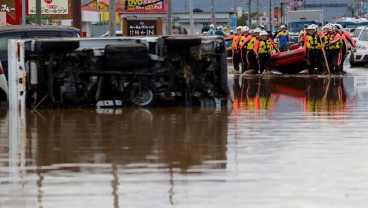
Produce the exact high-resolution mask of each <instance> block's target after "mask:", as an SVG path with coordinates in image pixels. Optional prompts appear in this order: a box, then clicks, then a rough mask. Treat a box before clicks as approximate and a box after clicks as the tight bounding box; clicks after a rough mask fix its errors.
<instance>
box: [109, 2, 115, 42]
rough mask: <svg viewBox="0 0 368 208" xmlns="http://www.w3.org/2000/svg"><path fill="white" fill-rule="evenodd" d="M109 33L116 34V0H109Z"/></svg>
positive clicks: (113, 35) (112, 35)
mask: <svg viewBox="0 0 368 208" xmlns="http://www.w3.org/2000/svg"><path fill="white" fill-rule="evenodd" d="M109 35H110V36H111V37H115V36H116V8H115V0H109Z"/></svg>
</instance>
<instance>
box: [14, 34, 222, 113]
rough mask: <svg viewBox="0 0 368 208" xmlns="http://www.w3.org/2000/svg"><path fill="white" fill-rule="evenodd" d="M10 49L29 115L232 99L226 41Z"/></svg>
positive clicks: (143, 40)
mask: <svg viewBox="0 0 368 208" xmlns="http://www.w3.org/2000/svg"><path fill="white" fill-rule="evenodd" d="M9 46H10V47H9V48H10V52H9V56H10V61H11V63H10V67H9V71H10V70H13V71H12V72H13V75H11V73H10V72H9V80H10V82H11V80H12V78H13V81H14V82H17V85H18V92H15V91H13V93H18V95H20V96H23V100H24V103H25V104H26V106H27V107H29V108H39V107H81V106H94V107H97V108H100V107H117V106H123V105H127V104H134V105H137V106H140V107H150V106H154V105H156V104H158V103H159V102H160V101H161V100H165V99H168V100H177V101H180V102H182V103H184V104H185V105H186V106H190V105H192V104H194V103H199V104H202V105H204V104H208V103H210V104H212V105H219V104H221V103H225V100H226V97H227V94H228V87H227V63H226V51H225V43H224V40H223V38H221V37H209V36H162V37H123V38H121V37H119V38H90V39H88V38H87V39H83V38H78V39H32V40H12V41H10V42H9ZM15 69H18V70H15ZM14 72H16V73H14ZM9 86H10V88H11V86H12V85H11V83H10V84H9ZM13 90H14V89H13ZM10 93H12V90H10Z"/></svg>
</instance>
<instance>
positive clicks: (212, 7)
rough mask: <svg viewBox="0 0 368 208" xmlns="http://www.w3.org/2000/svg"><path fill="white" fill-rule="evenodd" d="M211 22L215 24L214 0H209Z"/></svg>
mask: <svg viewBox="0 0 368 208" xmlns="http://www.w3.org/2000/svg"><path fill="white" fill-rule="evenodd" d="M211 22H212V24H214V25H215V24H216V21H215V0H211Z"/></svg>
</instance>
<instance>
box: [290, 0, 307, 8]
mask: <svg viewBox="0 0 368 208" xmlns="http://www.w3.org/2000/svg"><path fill="white" fill-rule="evenodd" d="M289 6H291V7H301V6H304V0H289Z"/></svg>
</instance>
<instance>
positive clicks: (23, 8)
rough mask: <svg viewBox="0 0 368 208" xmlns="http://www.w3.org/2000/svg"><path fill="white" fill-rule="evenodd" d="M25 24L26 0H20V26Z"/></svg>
mask: <svg viewBox="0 0 368 208" xmlns="http://www.w3.org/2000/svg"><path fill="white" fill-rule="evenodd" d="M26 23H27V22H26V0H22V25H26Z"/></svg>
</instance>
